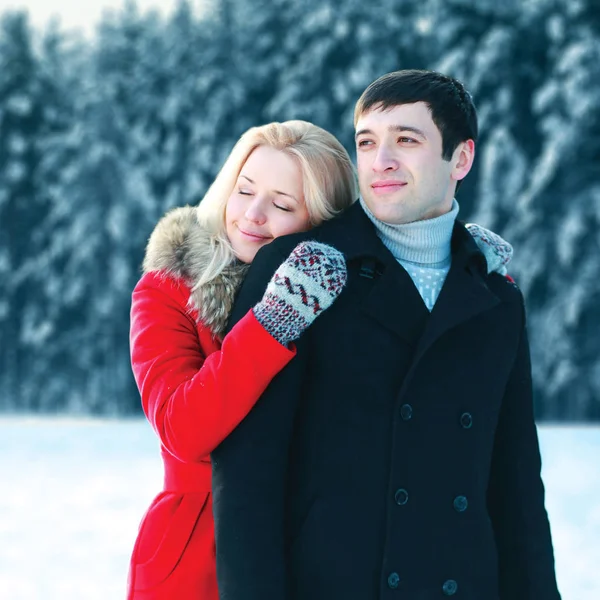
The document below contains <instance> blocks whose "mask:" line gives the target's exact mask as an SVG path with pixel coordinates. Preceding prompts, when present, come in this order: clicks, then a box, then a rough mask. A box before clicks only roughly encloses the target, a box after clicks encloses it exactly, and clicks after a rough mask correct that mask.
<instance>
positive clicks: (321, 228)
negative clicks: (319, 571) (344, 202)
mask: <svg viewBox="0 0 600 600" xmlns="http://www.w3.org/2000/svg"><path fill="white" fill-rule="evenodd" d="M361 212H362V209H361V208H360V205H359V204H358V203H355V204H353V205H351V206H350V207H348V208H347V209H346V210H345V211H343V212H342V213H340V214H339V215H337V216H335V217H333V218H332V219H328V220H327V221H323V222H322V223H321V224H319V225H317V226H315V227H313V228H311V229H309V230H307V231H302V232H300V233H291V234H288V235H282V236H280V237H278V238H276V239H274V240H273V241H272V242H271V243H270V244H268V245H266V246H264V247H263V248H261V249H260V251H259V253H258V254H257V255H256V258H257V259H259V260H261V261H262V260H264V257H274V256H278V257H282V258H286V257H287V256H288V255H289V254H290V252H291V251H292V250H293V249H294V248H295V247H296V246H297V245H298V244H299V243H300V242H305V241H309V240H315V241H318V242H322V243H324V244H330V245H332V246H334V247H338V246H344V247H347V246H348V244H349V239H350V240H351V239H353V235H354V234H356V233H359V230H361V227H362V225H363V224H362V223H361ZM360 232H361V233H362V231H360ZM354 239H356V238H355V237H354ZM340 249H342V248H340Z"/></svg>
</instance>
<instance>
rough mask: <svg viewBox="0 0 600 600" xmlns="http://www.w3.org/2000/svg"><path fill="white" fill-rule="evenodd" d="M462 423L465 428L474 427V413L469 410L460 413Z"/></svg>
mask: <svg viewBox="0 0 600 600" xmlns="http://www.w3.org/2000/svg"><path fill="white" fill-rule="evenodd" d="M460 424H461V426H462V427H463V429H471V427H473V415H472V414H471V413H468V412H465V413H463V414H462V415H460Z"/></svg>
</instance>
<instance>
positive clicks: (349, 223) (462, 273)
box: [318, 202, 499, 354]
mask: <svg viewBox="0 0 600 600" xmlns="http://www.w3.org/2000/svg"><path fill="white" fill-rule="evenodd" d="M318 237H319V239H321V240H323V241H324V242H326V243H329V244H331V245H333V246H335V247H336V248H338V250H340V251H341V252H343V253H344V255H345V256H346V260H347V261H348V263H351V262H352V261H356V260H359V259H363V260H364V259H373V260H374V261H375V262H376V263H377V264H378V269H379V270H380V273H381V275H380V276H379V277H377V281H376V282H375V285H374V286H373V289H372V290H371V292H370V294H369V295H368V297H367V298H366V300H365V301H364V303H363V305H362V306H361V310H362V311H363V312H364V313H366V314H367V315H369V317H371V318H373V319H374V320H375V321H377V322H378V323H379V324H380V325H382V326H383V327H385V328H387V329H389V330H391V331H393V332H394V333H396V334H397V335H399V336H400V337H401V338H402V339H404V340H405V341H406V342H408V343H410V344H414V345H415V347H417V346H418V353H419V354H422V353H424V352H425V351H426V350H427V348H429V347H430V346H431V344H433V342H434V341H435V340H436V339H437V338H439V337H440V336H441V335H442V334H443V333H444V332H446V331H448V330H449V329H451V328H453V327H456V326H457V325H459V324H460V323H462V322H464V321H467V320H469V319H471V318H473V317H475V316H476V315H477V314H479V313H481V312H483V311H486V310H489V309H491V308H493V307H494V306H496V305H497V304H498V303H499V299H498V298H497V297H496V296H495V294H493V292H491V290H490V289H489V288H488V286H487V284H486V280H485V273H486V262H485V258H484V256H483V254H482V253H481V251H480V250H479V247H478V246H477V244H476V243H475V240H474V239H473V237H472V236H471V235H470V234H469V232H468V230H467V229H466V227H465V226H464V224H463V223H462V222H460V221H456V223H455V225H454V230H453V232H452V241H451V250H452V265H451V267H450V271H449V273H448V276H447V278H446V281H445V283H444V286H443V288H442V291H441V293H440V296H439V298H438V300H437V302H436V305H435V307H434V309H433V311H432V312H431V313H429V311H428V310H427V307H426V306H425V304H424V302H423V300H422V298H421V296H420V294H419V292H418V290H417V288H416V287H415V285H414V283H413V282H412V279H411V278H410V275H409V274H408V273H407V272H406V270H405V269H404V268H403V267H402V266H401V265H400V264H399V263H398V261H397V260H396V259H395V258H394V256H393V255H392V253H391V252H390V251H389V250H388V249H387V248H386V247H385V246H384V244H383V243H382V242H381V240H380V239H379V238H378V237H377V233H376V230H375V226H374V225H373V223H372V222H371V220H370V219H369V218H368V216H367V215H366V214H365V212H364V210H363V208H362V207H361V206H360V203H358V202H356V203H355V204H353V205H352V206H351V207H349V208H348V209H347V210H346V211H345V212H344V213H343V214H342V215H341V216H340V217H338V218H337V219H334V220H332V221H329V222H327V223H325V224H324V225H323V226H322V227H321V228H320V231H319V235H318Z"/></svg>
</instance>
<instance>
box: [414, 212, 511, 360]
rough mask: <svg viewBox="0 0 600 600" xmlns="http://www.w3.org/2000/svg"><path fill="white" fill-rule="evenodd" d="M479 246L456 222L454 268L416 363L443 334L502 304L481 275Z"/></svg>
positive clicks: (437, 304) (425, 333) (423, 338)
mask: <svg viewBox="0 0 600 600" xmlns="http://www.w3.org/2000/svg"><path fill="white" fill-rule="evenodd" d="M482 258H483V256H482V254H481V252H480V251H479V249H478V247H477V244H476V243H475V241H474V240H473V238H472V237H471V235H470V234H469V232H468V231H467V230H466V228H465V227H464V225H463V224H462V223H460V222H457V223H456V224H455V226H454V232H453V236H452V266H451V268H450V271H449V273H448V276H447V277H446V281H445V282H444V286H443V287H442V291H441V292H440V295H439V298H438V300H437V302H436V304H435V306H434V308H433V311H432V312H431V316H430V318H429V320H428V322H427V326H426V328H425V331H424V332H423V335H422V337H421V339H420V340H419V344H418V347H417V353H416V355H415V363H416V362H418V361H419V360H420V359H421V357H422V356H423V355H424V354H425V352H427V350H428V349H429V348H430V347H431V346H432V344H434V342H435V341H436V340H437V339H438V338H440V337H441V336H442V335H443V334H444V333H446V332H447V331H449V330H450V329H453V328H454V327H457V326H459V325H460V324H461V323H464V322H466V321H468V320H469V319H472V318H473V317H475V316H476V315H478V314H480V313H482V312H484V311H487V310H490V309H492V308H494V307H495V306H496V305H497V304H499V302H500V300H499V299H498V297H497V296H496V295H495V294H494V293H493V292H492V291H491V290H490V289H489V287H488V286H487V284H486V282H485V279H484V277H483V275H482V272H483V270H484V269H485V266H484V265H483V263H482Z"/></svg>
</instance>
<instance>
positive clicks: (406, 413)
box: [400, 404, 413, 421]
mask: <svg viewBox="0 0 600 600" xmlns="http://www.w3.org/2000/svg"><path fill="white" fill-rule="evenodd" d="M412 414H413V408H412V406H411V405H410V404H403V405H402V406H401V407H400V416H401V417H402V420H404V421H410V420H411V419H412Z"/></svg>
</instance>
